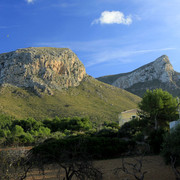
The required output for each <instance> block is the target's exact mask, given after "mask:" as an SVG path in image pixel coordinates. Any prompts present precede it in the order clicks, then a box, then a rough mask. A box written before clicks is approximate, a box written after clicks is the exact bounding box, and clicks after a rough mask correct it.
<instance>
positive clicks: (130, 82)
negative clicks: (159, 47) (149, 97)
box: [97, 55, 180, 96]
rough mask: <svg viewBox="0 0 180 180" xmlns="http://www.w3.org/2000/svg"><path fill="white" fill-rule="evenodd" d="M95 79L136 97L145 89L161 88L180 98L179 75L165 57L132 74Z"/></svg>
mask: <svg viewBox="0 0 180 180" xmlns="http://www.w3.org/2000/svg"><path fill="white" fill-rule="evenodd" d="M97 79H98V80H100V81H102V82H105V83H108V84H111V85H113V86H116V87H119V88H123V89H125V90H127V91H129V92H131V93H133V94H136V95H138V96H142V95H143V94H144V93H145V91H146V90H147V89H155V88H162V89H163V90H167V91H168V92H170V93H171V94H173V95H174V96H180V73H178V72H176V71H174V69H173V67H172V65H171V63H170V61H169V58H168V56H166V55H163V56H161V57H159V58H158V59H156V60H155V61H153V62H151V63H149V64H146V65H144V66H142V67H140V68H138V69H136V70H134V71H132V72H129V73H124V74H117V75H111V76H104V77H99V78H97Z"/></svg>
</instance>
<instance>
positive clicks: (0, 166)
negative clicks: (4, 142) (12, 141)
mask: <svg viewBox="0 0 180 180" xmlns="http://www.w3.org/2000/svg"><path fill="white" fill-rule="evenodd" d="M25 157H26V150H25V149H22V148H21V149H20V148H17V149H12V150H11V149H9V150H2V151H0V179H2V180H6V179H14V180H20V179H21V180H22V179H25V178H26V175H27V172H28V170H29V168H30V166H29V165H28V166H26V158H25Z"/></svg>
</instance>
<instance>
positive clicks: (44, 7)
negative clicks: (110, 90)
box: [0, 0, 180, 77]
mask: <svg viewBox="0 0 180 180" xmlns="http://www.w3.org/2000/svg"><path fill="white" fill-rule="evenodd" d="M179 9H180V1H179V0H1V1H0V53H4V52H9V51H14V50H16V49H19V48H25V47H68V48H70V49H72V50H73V51H74V52H75V53H76V54H77V55H78V57H79V59H80V60H81V61H82V62H83V64H84V65H85V67H86V71H87V73H88V74H89V75H91V76H93V77H99V76H103V75H110V74H118V73H124V72H129V71H132V70H134V69H136V68H138V67H140V66H142V65H144V64H147V63H149V62H151V61H153V60H155V59H156V58H158V57H159V56H161V55H163V54H166V55H168V56H169V59H170V61H171V63H172V65H173V67H174V69H175V70H176V71H178V72H180V10H179Z"/></svg>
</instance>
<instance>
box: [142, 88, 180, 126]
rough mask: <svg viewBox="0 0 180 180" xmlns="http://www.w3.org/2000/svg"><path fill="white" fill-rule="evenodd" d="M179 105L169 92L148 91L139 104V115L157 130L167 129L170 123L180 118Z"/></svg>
mask: <svg viewBox="0 0 180 180" xmlns="http://www.w3.org/2000/svg"><path fill="white" fill-rule="evenodd" d="M177 107H178V103H177V100H176V98H174V97H173V96H172V95H171V94H170V93H168V92H167V91H163V90H162V89H155V90H152V91H151V90H147V91H146V93H145V94H144V96H143V98H142V101H141V102H140V103H139V109H140V111H139V115H140V117H143V118H145V119H147V120H150V122H151V123H152V124H153V125H154V128H155V129H158V128H159V127H166V126H167V124H168V122H170V121H172V120H176V119H177V118H178V113H177Z"/></svg>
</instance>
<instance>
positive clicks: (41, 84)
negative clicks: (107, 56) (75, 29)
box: [0, 47, 86, 94]
mask: <svg viewBox="0 0 180 180" xmlns="http://www.w3.org/2000/svg"><path fill="white" fill-rule="evenodd" d="M85 75H86V71H85V68H84V65H83V64H82V62H81V61H80V60H79V59H78V57H77V56H76V55H75V53H73V52H72V51H71V50H70V49H68V48H49V47H37V48H35V47H31V48H24V49H18V50H16V51H13V52H9V53H3V54H0V84H10V85H14V86H17V87H28V88H32V89H33V90H34V91H35V92H37V93H41V92H47V93H49V94H51V92H52V91H51V89H62V88H68V87H70V86H78V85H79V83H80V82H81V81H82V79H83V78H84V77H85Z"/></svg>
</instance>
